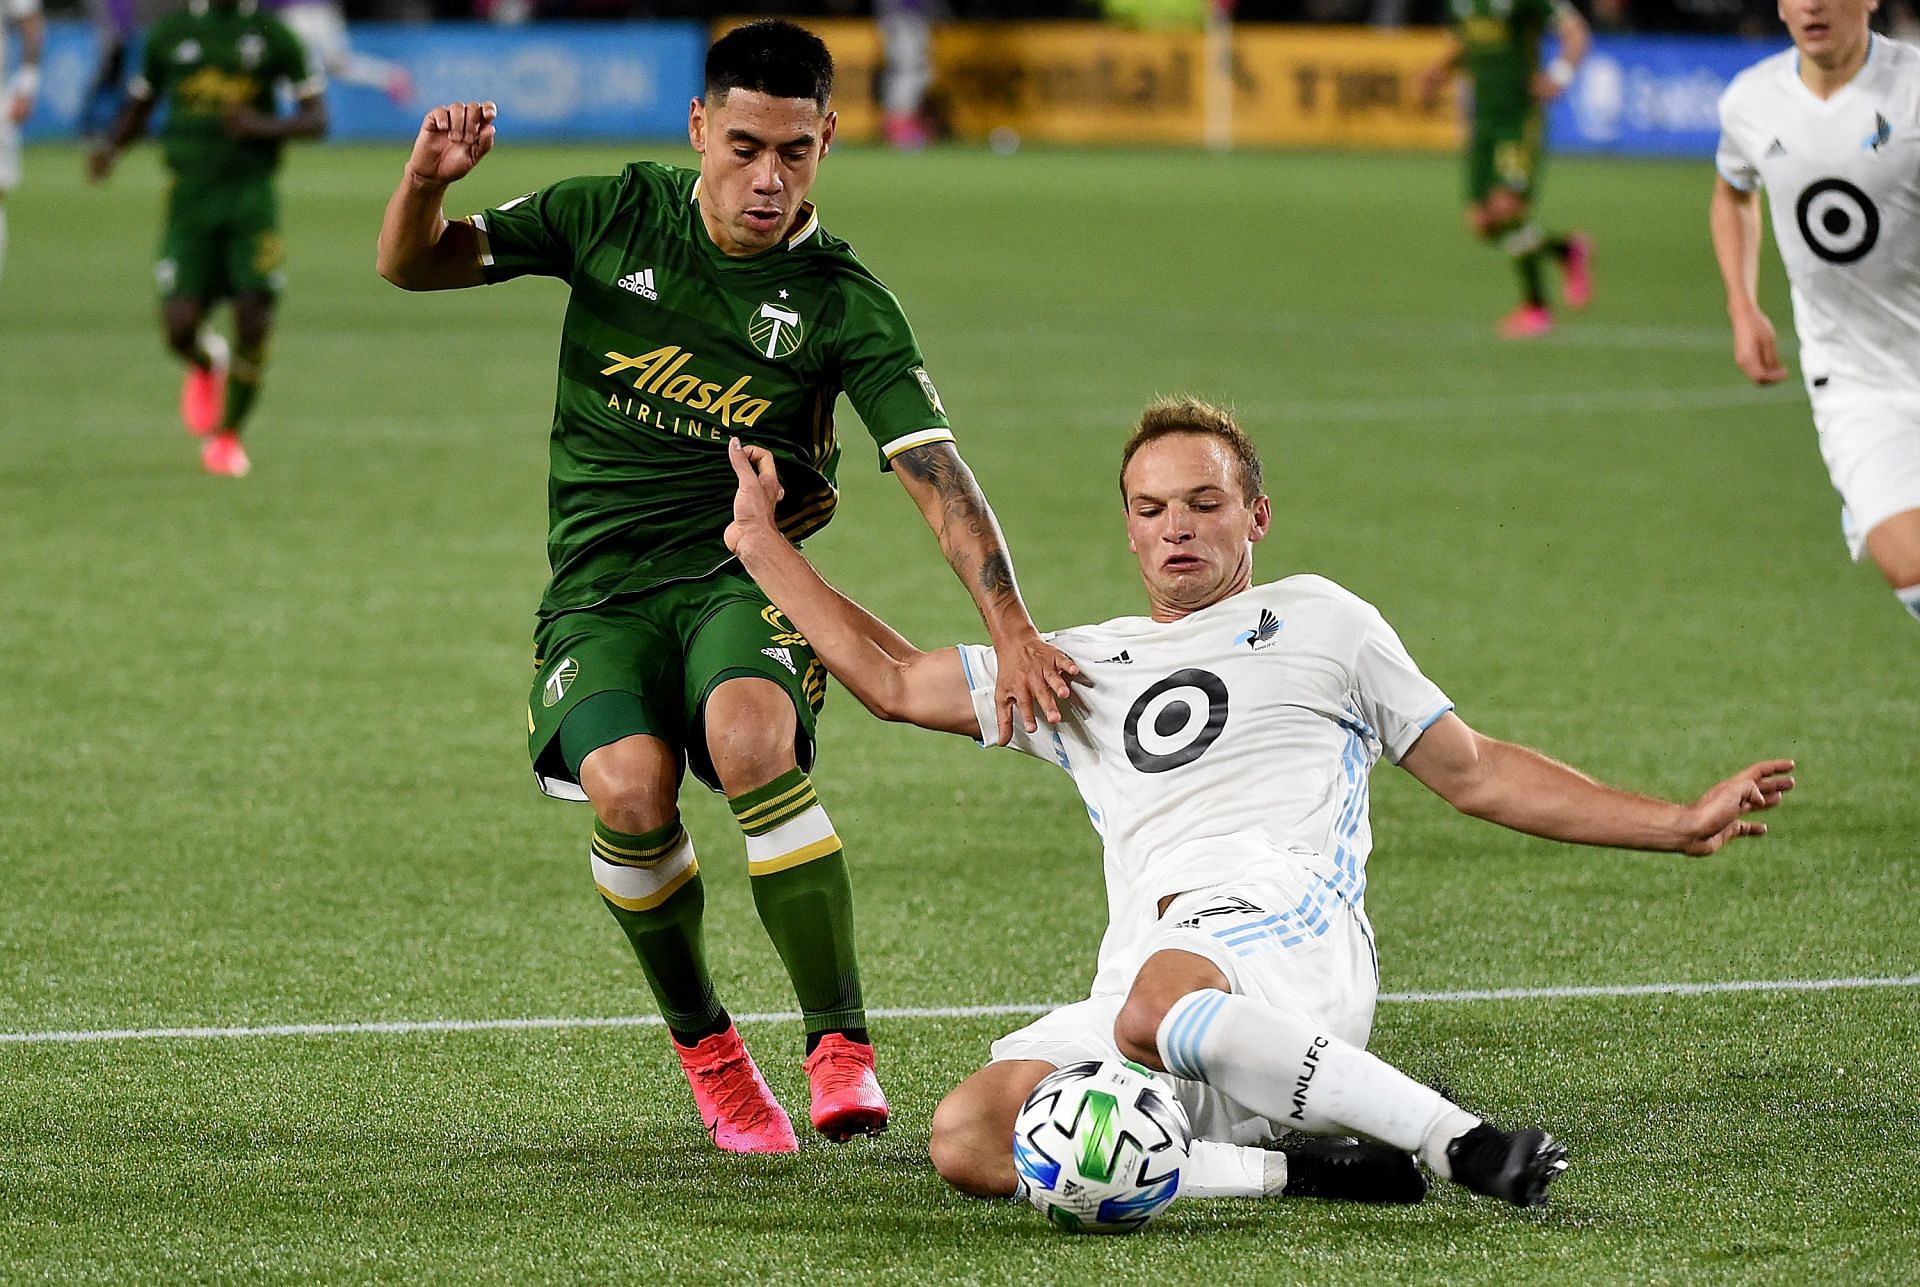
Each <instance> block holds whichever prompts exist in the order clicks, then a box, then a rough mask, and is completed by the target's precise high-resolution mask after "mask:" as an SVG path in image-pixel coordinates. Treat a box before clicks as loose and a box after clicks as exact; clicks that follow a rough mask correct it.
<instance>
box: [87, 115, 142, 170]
mask: <svg viewBox="0 0 1920 1287" xmlns="http://www.w3.org/2000/svg"><path fill="white" fill-rule="evenodd" d="M153 106H154V99H153V97H152V95H140V94H134V95H131V96H129V97H128V99H127V101H126V103H125V105H124V106H122V107H121V108H120V114H119V115H118V116H115V117H114V118H113V124H112V125H109V126H108V127H107V136H106V138H104V139H102V140H101V141H100V142H99V144H97V145H96V146H95V147H94V149H93V150H92V151H91V152H89V153H87V182H89V183H100V182H102V181H103V180H105V179H106V177H107V176H108V175H109V174H112V173H113V166H114V162H116V161H118V160H119V159H120V153H121V152H123V151H125V150H126V148H127V147H128V145H130V144H131V143H132V142H133V141H134V140H135V139H137V138H139V137H140V136H141V135H143V134H145V133H146V132H147V122H148V121H149V120H151V119H153Z"/></svg>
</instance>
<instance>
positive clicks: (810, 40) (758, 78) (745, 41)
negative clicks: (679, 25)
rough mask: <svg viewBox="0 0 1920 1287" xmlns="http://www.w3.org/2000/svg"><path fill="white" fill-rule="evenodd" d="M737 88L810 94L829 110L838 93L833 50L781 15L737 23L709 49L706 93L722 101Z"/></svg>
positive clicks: (777, 93) (792, 95)
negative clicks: (829, 103)
mask: <svg viewBox="0 0 1920 1287" xmlns="http://www.w3.org/2000/svg"><path fill="white" fill-rule="evenodd" d="M735 89H750V90H753V91H755V92H757V93H761V94H767V95H770V96H771V97H773V98H811V99H812V100H813V101H814V102H815V103H818V104H819V105H820V110H821V111H822V112H824V111H826V110H827V100H828V98H830V97H831V96H832V95H833V55H832V54H830V53H828V52H827V46H826V44H825V43H824V42H823V41H822V40H821V39H820V37H818V36H816V35H814V34H813V33H812V32H811V31H808V30H807V29H806V28H805V27H800V26H796V25H795V24H793V23H791V22H784V21H782V20H781V19H779V18H765V19H762V20H761V21H759V22H750V23H748V24H747V25H746V26H744V27H735V28H734V29H733V30H732V31H729V32H728V33H727V34H726V35H724V36H722V37H720V39H718V40H716V41H714V42H713V47H712V48H711V49H709V50H707V79H706V89H705V93H706V96H707V99H708V101H710V102H716V103H717V102H722V101H724V100H725V99H726V97H727V93H728V91H729V90H735Z"/></svg>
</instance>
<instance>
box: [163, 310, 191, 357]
mask: <svg viewBox="0 0 1920 1287" xmlns="http://www.w3.org/2000/svg"><path fill="white" fill-rule="evenodd" d="M161 328H162V330H163V331H164V332H165V334H166V337H167V347H168V348H170V349H172V350H173V351H174V352H175V353H177V354H179V355H180V356H181V357H191V356H192V355H193V354H195V353H197V352H198V351H199V349H200V319H198V318H195V317H183V316H180V315H178V314H172V313H169V314H168V315H167V316H166V317H164V318H162V319H161Z"/></svg>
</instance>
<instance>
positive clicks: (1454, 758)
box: [1400, 714, 1793, 854]
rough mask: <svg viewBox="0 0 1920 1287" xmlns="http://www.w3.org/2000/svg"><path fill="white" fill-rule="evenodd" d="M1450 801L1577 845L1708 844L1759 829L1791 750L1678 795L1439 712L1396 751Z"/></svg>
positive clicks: (1667, 847)
mask: <svg viewBox="0 0 1920 1287" xmlns="http://www.w3.org/2000/svg"><path fill="white" fill-rule="evenodd" d="M1400 767H1401V768H1403V769H1405V770H1407V771H1408V772H1409V773H1411V774H1413V776H1414V777H1416V778H1419V779H1420V781H1421V782H1423V783H1425V784H1426V785H1427V787H1428V788H1430V789H1431V790H1432V791H1433V792H1434V794H1436V795H1438V796H1439V797H1440V798H1441V799H1443V800H1445V801H1446V802H1447V803H1448V804H1451V805H1452V806H1453V807H1454V808H1456V809H1458V810H1460V812H1462V813H1465V814H1470V815H1472V816H1473V817H1476V818H1484V819H1486V820H1487V821H1488V822H1497V823H1499V824H1500V825H1501V826H1503V827H1511V828H1512V829H1513V830H1515V831H1524V832H1526V833H1528V834H1529V835H1535V836H1545V837H1546V838H1547V839H1549V840H1565V841H1569V842H1571V843H1574V844H1583V845H1611V846H1613V847H1615V848H1618V849H1655V850H1662V851H1665V852H1669V853H1685V854H1710V853H1713V852H1715V851H1716V850H1718V849H1719V848H1720V847H1721V846H1722V845H1724V844H1726V843H1727V842H1728V841H1729V840H1732V839H1734V838H1735V837H1737V836H1764V835H1765V834H1766V833H1767V828H1766V824H1765V823H1762V822H1755V821H1751V820H1749V819H1748V817H1747V815H1748V814H1750V813H1755V812H1758V811H1760V810H1763V809H1771V808H1773V806H1774V805H1776V804H1778V803H1780V797H1781V796H1783V795H1785V794H1786V793H1787V792H1788V791H1791V790H1792V789H1793V779H1792V778H1791V777H1790V776H1788V775H1789V774H1790V773H1791V772H1792V770H1793V761H1792V760H1762V761H1760V762H1759V763H1758V764H1753V765H1749V766H1748V767H1747V768H1745V769H1742V770H1741V771H1740V772H1738V773H1736V774H1734V775H1733V776H1732V777H1730V778H1728V779H1727V780H1726V781H1724V782H1720V783H1718V784H1716V785H1714V786H1713V787H1711V788H1709V789H1708V790H1707V792H1706V793H1705V794H1704V795H1702V796H1701V797H1700V798H1699V799H1697V800H1695V801H1694V802H1693V803H1692V804H1676V803H1674V802H1672V801H1669V800H1658V799H1655V798H1653V797H1651V796H1644V795H1636V794H1634V793H1633V792H1631V791H1622V790H1620V789H1619V788H1617V787H1610V786H1607V785H1606V784H1605V783H1602V782H1596V781H1594V780H1593V779H1592V778H1590V777H1588V776H1586V775H1585V774H1584V773H1580V772H1578V771H1577V770H1575V769H1572V768H1569V767H1568V766H1566V765H1564V764H1562V763H1560V762H1559V761H1558V760H1553V759H1549V758H1548V757H1547V756H1545V755H1542V754H1540V752H1538V751H1535V750H1531V749H1529V748H1528V747H1524V746H1518V745H1515V744H1514V743H1512V742H1502V741H1499V740H1497V739H1495V738H1491V737H1486V736H1483V735H1482V734H1480V733H1477V732H1475V731H1474V730H1473V729H1471V728H1469V727H1468V726H1467V723H1466V721H1465V720H1462V719H1461V718H1460V717H1459V716H1457V715H1451V714H1449V715H1443V716H1442V717H1441V718H1440V719H1439V720H1437V721H1435V723H1434V724H1433V726H1432V727H1431V728H1429V729H1428V730H1427V731H1426V732H1425V733H1422V734H1421V735H1420V740H1419V741H1417V742H1415V743H1414V744H1413V748H1412V749H1411V750H1409V751H1408V752H1407V753H1406V754H1405V755H1404V756H1402V757H1401V759H1400Z"/></svg>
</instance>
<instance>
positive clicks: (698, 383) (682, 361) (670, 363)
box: [600, 340, 799, 429]
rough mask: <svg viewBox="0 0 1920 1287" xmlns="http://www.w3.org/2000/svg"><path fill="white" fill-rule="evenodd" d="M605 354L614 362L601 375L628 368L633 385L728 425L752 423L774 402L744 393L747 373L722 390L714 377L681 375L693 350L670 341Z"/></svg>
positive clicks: (749, 424)
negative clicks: (645, 349) (631, 353)
mask: <svg viewBox="0 0 1920 1287" xmlns="http://www.w3.org/2000/svg"><path fill="white" fill-rule="evenodd" d="M794 343H796V344H798V343H799V341H798V340H795V341H794ZM606 357H607V359H608V360H609V361H610V362H612V363H613V365H612V366H608V367H602V368H601V370H600V374H601V375H624V374H626V373H627V372H629V371H631V372H633V387H634V388H636V389H639V390H641V391H642V392H644V393H651V394H653V395H654V396H655V397H659V398H665V399H666V400H667V401H668V402H678V403H679V404H680V405H681V406H683V407H685V408H687V410H689V411H704V412H706V413H707V414H708V415H710V416H714V417H716V418H717V419H718V420H719V421H720V423H721V424H722V425H724V426H726V427H727V428H729V429H731V428H732V427H733V426H735V425H745V426H749V427H751V426H752V424H753V423H754V421H756V420H758V419H759V418H760V417H761V416H763V415H765V414H766V413H767V408H768V407H770V406H772V405H773V404H772V403H771V402H769V401H768V400H767V399H765V398H750V397H748V396H747V385H749V384H751V383H752V382H753V377H752V376H750V375H743V376H741V377H740V378H739V379H738V380H735V381H734V382H733V383H732V384H731V385H729V386H728V387H727V388H725V389H724V390H723V389H722V388H721V387H720V385H719V384H718V383H717V382H716V381H713V380H703V379H701V378H700V377H699V376H697V375H682V374H681V373H680V368H682V367H684V366H685V365H686V364H687V363H689V362H691V361H693V354H691V353H689V352H688V351H687V350H685V349H683V348H681V347H680V346H679V345H678V344H669V345H667V346H666V347H664V348H658V349H655V350H653V352H651V353H642V354H641V355H640V356H639V357H628V356H627V355H626V354H624V353H608V354H607V355H606ZM616 401H617V399H616Z"/></svg>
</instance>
